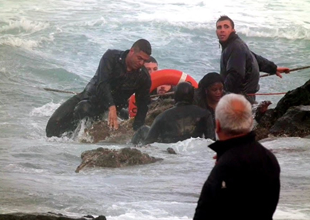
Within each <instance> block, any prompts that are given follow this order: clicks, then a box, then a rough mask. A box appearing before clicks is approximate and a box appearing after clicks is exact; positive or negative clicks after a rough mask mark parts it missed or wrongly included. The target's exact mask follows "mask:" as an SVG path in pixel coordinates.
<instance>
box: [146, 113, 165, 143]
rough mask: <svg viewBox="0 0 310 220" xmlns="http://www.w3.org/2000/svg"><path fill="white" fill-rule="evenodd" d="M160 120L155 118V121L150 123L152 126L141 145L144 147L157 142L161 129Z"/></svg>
mask: <svg viewBox="0 0 310 220" xmlns="http://www.w3.org/2000/svg"><path fill="white" fill-rule="evenodd" d="M161 123H162V122H161V120H160V117H159V116H157V117H156V118H155V120H154V121H153V123H152V126H151V128H150V130H149V132H148V134H147V136H146V138H145V140H144V141H142V143H143V144H144V145H145V144H150V143H154V142H157V141H158V137H159V135H160V130H161V127H160V124H161Z"/></svg>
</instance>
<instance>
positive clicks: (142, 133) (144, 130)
mask: <svg viewBox="0 0 310 220" xmlns="http://www.w3.org/2000/svg"><path fill="white" fill-rule="evenodd" d="M149 130H150V127H149V126H147V125H143V126H142V127H140V128H139V129H138V130H137V131H136V132H135V134H134V135H133V137H132V139H131V143H132V144H134V145H137V144H140V143H142V142H143V141H144V140H145V139H146V137H147V135H148V132H149Z"/></svg>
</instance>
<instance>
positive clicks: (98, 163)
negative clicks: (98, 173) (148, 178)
mask: <svg viewBox="0 0 310 220" xmlns="http://www.w3.org/2000/svg"><path fill="white" fill-rule="evenodd" d="M81 158H82V162H81V164H80V165H79V166H78V167H77V168H76V170H75V172H76V173H78V172H79V171H80V170H81V169H83V168H85V167H109V168H117V167H125V166H133V165H140V164H149V163H155V162H156V161H160V160H162V159H161V158H155V157H152V156H149V155H148V154H146V153H142V152H141V151H140V150H138V149H136V148H123V149H120V150H111V149H107V148H102V147H100V148H97V149H95V150H88V151H85V152H83V153H82V155H81Z"/></svg>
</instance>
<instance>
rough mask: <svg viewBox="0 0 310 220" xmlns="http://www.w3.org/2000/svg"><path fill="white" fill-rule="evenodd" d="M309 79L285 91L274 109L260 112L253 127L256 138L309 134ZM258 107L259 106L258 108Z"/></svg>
mask: <svg viewBox="0 0 310 220" xmlns="http://www.w3.org/2000/svg"><path fill="white" fill-rule="evenodd" d="M309 105H310V80H308V81H307V82H306V83H305V84H304V85H303V86H301V87H298V88H296V89H294V90H292V91H289V92H287V93H286V95H285V96H284V97H283V98H282V99H280V101H279V102H278V104H277V106H276V107H275V108H274V109H268V110H267V111H266V112H265V113H264V114H261V113H258V114H260V115H259V117H257V119H258V125H257V126H256V127H255V131H256V134H257V136H256V139H257V140H261V139H264V138H267V137H269V136H270V135H273V136H276V137H281V136H288V137H305V136H307V135H310V123H309V122H310V119H309V117H310V113H309V108H310V107H309ZM258 109H259V108H258Z"/></svg>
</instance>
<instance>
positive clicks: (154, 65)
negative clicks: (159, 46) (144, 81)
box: [144, 56, 175, 100]
mask: <svg viewBox="0 0 310 220" xmlns="http://www.w3.org/2000/svg"><path fill="white" fill-rule="evenodd" d="M144 66H145V68H146V69H147V70H148V72H149V74H150V75H151V74H152V73H153V72H156V71H157V70H158V69H159V67H158V62H157V60H156V59H155V58H154V57H153V56H150V59H148V60H147V61H145V63H144ZM174 91H175V86H173V85H160V86H158V87H157V88H156V89H154V90H153V91H152V92H151V96H156V98H153V100H156V99H157V98H173V94H172V95H165V94H166V93H172V92H174ZM157 95H158V96H157Z"/></svg>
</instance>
